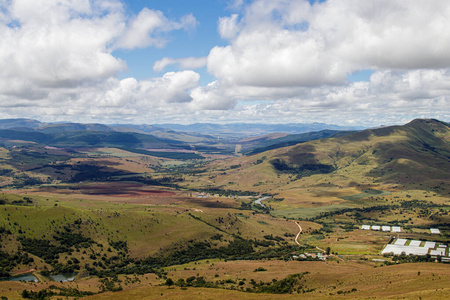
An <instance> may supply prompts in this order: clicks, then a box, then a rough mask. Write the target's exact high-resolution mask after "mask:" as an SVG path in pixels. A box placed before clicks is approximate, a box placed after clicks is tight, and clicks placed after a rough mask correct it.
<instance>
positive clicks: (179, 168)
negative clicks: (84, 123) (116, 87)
mask: <svg viewBox="0 0 450 300" xmlns="http://www.w3.org/2000/svg"><path fill="white" fill-rule="evenodd" d="M73 126H74V125H73ZM73 126H72V127H73ZM72 127H71V128H72ZM75 127H76V131H73V130H72V129H70V130H68V129H67V125H65V126H64V128H62V127H58V126H56V125H52V126H50V127H48V128H47V127H45V128H47V129H45V132H46V133H45V134H46V135H34V136H33V135H27V134H24V131H23V129H20V130H18V129H17V128H16V129H3V132H0V136H1V138H2V145H3V148H0V149H1V151H0V179H1V181H0V185H1V187H2V190H1V191H0V238H1V240H0V241H1V243H0V245H1V247H0V271H1V274H2V277H8V276H14V275H17V274H23V273H30V274H34V276H36V278H37V279H38V281H39V282H13V281H0V295H2V296H3V295H4V297H7V299H22V298H27V297H28V299H38V298H36V297H39V296H38V293H39V292H40V293H41V296H42V297H44V298H43V299H48V298H52V297H53V298H52V299H56V298H57V297H69V298H71V299H74V298H78V297H86V298H85V299H102V298H103V299H109V298H111V299H117V298H120V299H136V298H139V299H158V298H160V299H181V298H186V297H189V298H193V299H205V298H217V299H230V298H231V299H233V298H236V299H237V298H238V299H254V298H263V299H264V298H267V299H278V298H294V297H298V296H299V294H301V295H302V296H303V297H307V298H311V299H315V298H317V299H324V298H330V299H335V298H340V297H342V298H344V297H351V298H370V297H375V298H402V297H403V298H405V297H406V298H413V297H417V298H418V297H421V298H422V299H427V298H430V299H432V298H445V297H448V296H449V294H450V288H448V287H447V284H446V282H448V280H449V279H450V271H449V270H450V269H449V265H448V264H446V263H444V262H441V257H440V256H437V255H431V254H427V255H422V256H420V255H403V254H400V255H396V256H392V255H389V254H384V255H383V254H382V250H383V249H384V248H385V246H386V245H387V244H390V243H393V241H395V240H396V239H399V238H400V239H408V240H420V241H431V242H435V243H437V244H445V245H450V239H449V236H450V215H449V211H450V189H449V186H450V176H449V171H448V170H450V143H449V142H450V127H449V125H448V124H447V123H445V122H441V121H437V120H414V121H412V122H410V123H408V124H406V125H403V126H391V127H382V128H377V129H368V130H364V131H355V132H347V131H345V132H341V133H337V132H332V133H327V134H325V136H324V135H323V134H317V135H314V134H309V135H308V136H309V137H313V138H312V139H311V140H306V138H305V135H304V136H302V137H301V139H302V141H299V140H298V136H295V137H292V139H291V140H290V141H287V139H286V135H283V136H281V137H280V136H276V137H271V138H270V139H272V138H274V139H275V140H276V139H281V140H279V141H278V142H270V143H268V139H267V138H266V137H265V138H263V141H264V143H262V144H258V143H253V144H252V145H251V146H250V144H248V143H247V144H245V141H242V140H241V139H239V140H238V142H236V139H235V138H233V139H231V140H230V141H229V142H226V140H225V138H223V140H222V141H220V143H218V142H217V139H214V138H212V139H209V138H206V137H204V136H200V134H196V135H193V134H192V133H189V134H187V133H185V132H171V137H172V138H173V137H175V136H177V137H183V139H185V140H184V141H181V140H178V141H174V140H169V139H167V136H166V137H165V138H164V139H162V140H161V136H159V137H155V136H152V135H150V134H149V133H142V132H141V133H139V134H137V133H136V132H134V133H133V134H131V133H126V132H125V131H126V130H124V127H120V128H121V132H120V134H121V135H120V136H116V133H115V132H114V131H110V130H111V129H108V130H107V131H106V130H105V129H102V130H105V131H94V132H91V131H84V130H85V129H86V128H81V129H83V131H80V127H79V126H75ZM91 127H92V126H91ZM49 128H51V131H50V129H49ZM96 129H99V127H98V126H97V127H96ZM21 130H22V131H21ZM33 130H36V129H33ZM140 130H141V131H142V130H143V128H140ZM40 131H44V129H40ZM59 131H61V132H60V133H58V135H57V136H54V135H52V134H53V133H52V134H50V132H59ZM159 132H160V133H159V134H161V132H167V131H164V130H159ZM202 134H205V133H202ZM30 136H31V137H32V139H31V138H30ZM36 136H38V137H39V139H37V138H36ZM187 136H191V137H192V139H191V141H190V142H186V137H187ZM194 136H195V137H196V138H197V139H196V140H195V141H194V140H193V137H194ZM222 137H224V136H222ZM208 139H209V140H208ZM296 139H297V140H296ZM72 140H75V141H76V142H75V143H76V144H75V145H72V146H70V142H71V141H72ZM124 140H125V141H128V142H127V144H124V142H123V141H124ZM252 141H255V139H252ZM294 141H297V142H298V143H297V142H294ZM286 143H287V144H286ZM236 144H241V145H246V146H245V147H243V149H245V151H248V152H247V153H238V154H236V153H234V151H235V149H236ZM265 147H266V148H265ZM242 151H244V150H242ZM363 225H372V226H399V227H401V232H390V231H389V232H387V231H383V230H370V231H369V230H364V229H362V226H363ZM430 228H438V229H439V230H440V234H431V232H430ZM446 255H447V254H446ZM30 270H32V271H30ZM62 273H76V274H77V275H76V277H75V279H74V281H71V282H58V281H55V280H52V279H51V277H50V276H51V275H54V274H62ZM33 297H35V298H33Z"/></svg>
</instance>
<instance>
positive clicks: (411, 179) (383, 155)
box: [205, 119, 450, 194]
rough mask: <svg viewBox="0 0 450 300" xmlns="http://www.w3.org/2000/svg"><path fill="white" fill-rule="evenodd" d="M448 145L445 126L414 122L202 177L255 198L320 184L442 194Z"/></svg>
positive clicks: (271, 154)
mask: <svg viewBox="0 0 450 300" xmlns="http://www.w3.org/2000/svg"><path fill="white" fill-rule="evenodd" d="M449 142H450V127H449V124H447V123H445V122H441V121H438V120H423V119H418V120H414V121H412V122H410V123H408V124H406V125H404V126H390V127H383V128H378V129H368V130H364V131H361V132H357V133H353V134H350V135H346V136H342V137H333V138H326V139H320V140H314V141H309V142H305V143H301V144H297V145H294V146H289V147H283V148H278V149H275V150H270V151H266V152H262V153H258V154H256V155H252V156H246V157H241V158H236V159H231V160H228V161H223V162H215V163H212V164H211V165H210V166H209V169H208V171H209V172H207V173H205V174H206V175H205V176H209V177H210V178H212V177H213V178H214V183H215V185H218V186H221V187H223V188H228V189H233V190H239V189H242V190H252V191H258V192H267V191H269V190H273V191H276V190H278V191H280V190H286V189H291V190H295V189H302V188H304V187H306V186H307V185H308V184H311V186H312V185H314V184H318V182H324V183H323V184H329V185H330V186H333V185H334V186H336V187H338V186H339V187H340V188H341V189H342V188H345V187H351V186H376V185H389V186H390V187H392V188H394V187H396V188H402V189H414V188H421V189H426V190H430V191H434V192H437V193H441V194H446V193H448V192H449V191H448V189H447V188H446V186H450V176H449V175H450V174H449V170H450V143H449ZM216 170H217V171H216ZM277 177H278V178H280V179H278V180H274V178H277ZM305 180H306V181H305ZM205 182H208V183H209V184H211V183H210V181H207V180H206V179H205ZM314 182H315V183H314Z"/></svg>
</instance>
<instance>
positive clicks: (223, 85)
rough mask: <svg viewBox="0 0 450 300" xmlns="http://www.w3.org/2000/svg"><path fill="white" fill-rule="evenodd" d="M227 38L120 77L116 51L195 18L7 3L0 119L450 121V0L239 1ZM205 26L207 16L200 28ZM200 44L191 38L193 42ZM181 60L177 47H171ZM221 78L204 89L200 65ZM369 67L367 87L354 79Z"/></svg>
mask: <svg viewBox="0 0 450 300" xmlns="http://www.w3.org/2000/svg"><path fill="white" fill-rule="evenodd" d="M229 3H230V5H232V4H235V6H233V7H231V6H230V8H231V9H236V10H235V11H233V13H239V14H232V15H231V16H228V17H221V18H218V23H217V26H218V27H217V30H218V32H219V34H220V37H222V38H223V39H225V40H226V41H222V42H225V43H227V44H226V45H224V46H217V47H213V49H211V51H210V53H209V55H208V56H207V57H185V58H171V57H165V58H162V59H160V60H158V61H156V62H154V64H153V70H154V71H156V72H163V71H164V70H165V69H166V68H168V67H169V66H174V65H175V66H176V68H178V69H180V70H187V71H179V72H168V73H165V74H163V75H162V76H161V77H158V78H149V79H146V80H137V79H135V78H125V79H122V80H120V79H118V73H119V72H120V71H123V70H125V69H126V68H127V65H126V62H125V61H122V60H121V59H119V58H118V57H117V56H115V52H114V51H115V50H117V49H127V51H132V50H133V49H136V48H143V47H161V46H163V45H166V46H167V45H170V44H169V43H168V41H169V40H170V38H169V36H168V34H169V33H170V32H172V31H174V30H187V31H188V30H191V29H194V28H195V27H196V26H197V23H198V22H197V20H196V18H195V17H194V16H193V15H191V14H187V15H185V16H184V17H182V18H180V19H178V20H171V19H168V18H167V17H166V16H165V15H164V14H163V13H162V12H161V11H157V10H152V9H150V8H147V9H143V10H142V11H141V12H139V13H138V14H137V15H135V16H130V15H128V14H127V12H126V10H125V8H124V4H123V2H122V1H120V0H42V1H32V0H11V1H2V2H0V40H1V41H2V42H1V43H0V107H1V112H0V117H10V116H26V117H34V118H38V119H44V120H72V121H83V120H85V121H86V122H91V121H98V122H122V121H126V120H129V122H133V123H138V122H140V123H152V122H162V121H168V120H169V119H170V120H171V121H177V120H178V121H179V122H183V123H186V122H193V121H213V122H220V121H225V120H229V121H242V120H245V121H255V122H256V121H262V120H264V121H265V122H308V121H311V122H313V121H318V120H320V121H322V122H328V123H338V124H344V123H346V122H347V120H350V122H355V123H361V124H365V125H368V126H369V125H371V124H381V123H384V124H386V123H389V122H391V123H401V122H402V121H404V120H406V121H408V119H410V118H413V117H435V118H442V119H444V120H449V119H450V112H449V111H450V107H449V103H450V101H449V100H450V97H449V95H450V71H449V69H450V31H449V30H447V29H448V28H449V27H450V3H448V2H447V1H439V0H429V1H419V0H409V1H405V0H368V1H360V0H327V1H325V2H322V3H318V2H316V4H314V5H310V4H309V2H308V1H306V0H299V1H289V0H280V1H272V0H255V1H252V2H251V3H250V4H245V3H244V2H243V1H231V2H229ZM202 25H203V24H202ZM192 42H195V41H192ZM171 55H173V54H171ZM204 66H207V69H208V71H209V73H210V74H211V75H213V76H215V77H216V78H215V80H214V81H213V82H212V83H210V84H209V85H206V86H200V85H199V82H200V75H199V74H198V73H196V72H194V71H190V70H195V69H198V68H202V67H204ZM367 69H370V70H373V71H374V73H373V74H372V76H371V78H370V81H368V82H348V80H347V77H348V75H349V74H350V73H353V72H356V71H359V70H367Z"/></svg>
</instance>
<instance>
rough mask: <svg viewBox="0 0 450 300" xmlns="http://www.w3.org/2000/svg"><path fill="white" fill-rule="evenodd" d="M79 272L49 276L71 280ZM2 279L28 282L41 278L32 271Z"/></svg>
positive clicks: (58, 279) (61, 279)
mask: <svg viewBox="0 0 450 300" xmlns="http://www.w3.org/2000/svg"><path fill="white" fill-rule="evenodd" d="M77 274H78V273H62V274H57V275H50V276H49V277H50V278H51V279H52V280H54V281H58V282H70V281H73V280H74V279H75V277H77ZM0 281H28V282H39V280H38V279H37V278H36V277H35V276H34V275H33V274H31V273H28V274H22V275H17V276H12V277H7V278H1V279H0Z"/></svg>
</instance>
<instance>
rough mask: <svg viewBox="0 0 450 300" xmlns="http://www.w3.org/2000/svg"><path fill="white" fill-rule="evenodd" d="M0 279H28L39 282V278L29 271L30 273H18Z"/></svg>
mask: <svg viewBox="0 0 450 300" xmlns="http://www.w3.org/2000/svg"><path fill="white" fill-rule="evenodd" d="M0 281H28V282H39V280H38V279H37V278H36V277H34V275H33V274H31V273H28V274H22V275H17V276H12V277H7V278H2V279H0Z"/></svg>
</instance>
